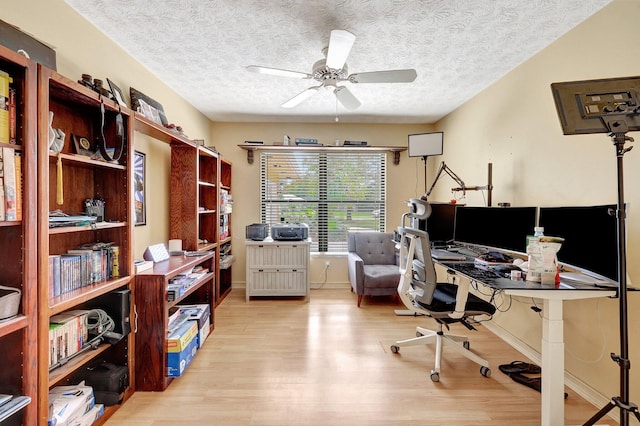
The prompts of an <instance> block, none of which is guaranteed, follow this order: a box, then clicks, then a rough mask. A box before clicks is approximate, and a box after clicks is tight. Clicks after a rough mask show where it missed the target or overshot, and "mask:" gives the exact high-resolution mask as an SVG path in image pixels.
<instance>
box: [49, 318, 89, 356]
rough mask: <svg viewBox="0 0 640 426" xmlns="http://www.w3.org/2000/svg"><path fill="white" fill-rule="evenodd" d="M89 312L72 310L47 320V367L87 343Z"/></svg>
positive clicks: (77, 350) (70, 354)
mask: <svg viewBox="0 0 640 426" xmlns="http://www.w3.org/2000/svg"><path fill="white" fill-rule="evenodd" d="M88 316H89V311H85V310H73V311H67V312H63V313H61V314H58V315H54V316H52V317H51V318H50V319H49V367H51V366H53V365H55V364H57V363H58V362H60V361H62V360H66V359H67V358H69V357H71V356H73V355H74V354H76V353H77V352H79V351H80V350H81V349H82V348H83V347H84V346H85V345H86V344H87V343H88V342H89V331H88V327H87V324H88V322H87V321H88Z"/></svg>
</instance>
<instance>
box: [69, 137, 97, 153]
mask: <svg viewBox="0 0 640 426" xmlns="http://www.w3.org/2000/svg"><path fill="white" fill-rule="evenodd" d="M71 138H72V139H73V148H74V149H75V152H76V154H78V155H85V156H87V157H91V156H92V155H93V152H94V150H93V146H92V145H91V141H90V140H89V138H88V137H86V136H79V135H76V134H72V135H71Z"/></svg>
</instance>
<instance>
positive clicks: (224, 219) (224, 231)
mask: <svg viewBox="0 0 640 426" xmlns="http://www.w3.org/2000/svg"><path fill="white" fill-rule="evenodd" d="M218 163H219V166H220V169H219V172H218V176H219V177H220V178H219V184H218V187H219V188H220V194H221V193H222V191H226V192H227V193H228V194H229V195H231V166H232V165H231V162H230V161H227V160H225V159H224V158H220V161H219V162H218ZM219 200H220V206H219V211H220V214H219V215H218V217H219V223H220V228H219V233H218V247H219V249H218V251H219V253H220V255H219V256H218V281H217V282H218V284H217V285H216V295H217V300H218V303H220V302H221V301H222V300H223V299H224V298H225V297H226V296H227V294H229V292H230V291H231V269H232V266H231V263H226V262H225V261H224V257H226V256H230V255H231V254H232V251H231V248H232V247H231V229H232V227H231V216H232V213H231V207H232V206H229V207H228V208H226V206H225V205H224V204H225V200H224V199H223V197H222V195H219ZM223 224H224V228H223Z"/></svg>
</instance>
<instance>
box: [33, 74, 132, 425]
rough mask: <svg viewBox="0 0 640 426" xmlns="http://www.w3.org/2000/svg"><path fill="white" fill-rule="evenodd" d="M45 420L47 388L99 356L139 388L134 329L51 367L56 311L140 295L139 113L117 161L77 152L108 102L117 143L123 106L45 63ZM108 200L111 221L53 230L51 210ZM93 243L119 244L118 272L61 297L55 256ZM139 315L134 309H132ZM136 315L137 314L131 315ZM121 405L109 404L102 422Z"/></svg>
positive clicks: (41, 383)
mask: <svg viewBox="0 0 640 426" xmlns="http://www.w3.org/2000/svg"><path fill="white" fill-rule="evenodd" d="M38 78H39V79H38V113H37V116H38V141H39V142H38V191H37V195H38V233H37V234H38V271H39V274H38V276H39V278H38V294H39V297H38V303H39V309H38V311H39V315H38V342H39V348H38V369H37V371H38V394H39V398H38V421H37V422H34V423H32V424H36V423H37V424H47V417H48V389H50V388H52V387H54V386H59V385H66V384H67V383H68V381H69V380H70V379H71V378H72V376H73V375H74V374H75V373H77V372H78V370H79V369H80V368H82V367H83V366H85V365H87V364H88V363H89V362H90V361H92V360H97V359H98V358H100V359H105V360H108V361H110V362H113V363H115V364H119V365H127V366H128V369H129V387H128V389H127V390H126V392H125V400H126V399H127V398H129V397H130V396H131V394H132V393H133V391H134V386H133V385H134V383H135V375H134V371H135V369H134V363H135V358H134V350H133V347H134V334H133V333H130V334H129V335H128V336H126V337H125V338H123V339H122V340H121V341H119V342H118V343H117V344H115V345H111V344H108V343H102V344H101V345H100V346H99V347H98V348H97V349H95V350H89V351H87V352H84V353H83V354H81V355H79V356H77V357H75V358H73V359H71V360H70V361H69V362H68V363H67V364H65V365H63V366H61V367H59V368H56V369H54V370H52V371H51V372H49V365H48V363H49V359H48V349H49V348H48V342H49V338H48V330H49V319H50V317H51V316H52V315H55V314H58V313H61V312H64V311H67V310H71V309H82V308H85V307H87V306H89V305H90V304H91V303H92V301H93V300H94V299H95V298H96V297H98V296H101V295H104V294H106V293H109V292H112V291H114V290H123V289H129V290H131V292H132V300H131V302H132V303H131V306H132V307H133V302H134V300H135V294H134V291H133V290H134V289H133V259H132V253H133V242H132V235H133V192H132V188H133V184H132V182H133V167H132V166H131V165H132V158H133V144H132V136H133V126H132V118H131V114H132V112H131V111H130V110H128V109H126V108H123V109H122V116H123V119H124V129H125V132H124V133H125V138H126V148H125V149H124V150H123V154H122V157H121V159H120V160H119V162H118V163H108V162H104V161H97V160H92V159H90V158H89V157H87V156H81V155H76V154H74V153H73V152H74V149H73V147H72V146H73V143H72V139H71V135H72V134H76V135H82V136H86V137H87V138H88V139H89V140H91V141H94V140H96V137H97V132H98V130H97V123H99V120H100V108H101V101H102V103H103V105H104V108H105V110H106V113H105V128H104V134H105V139H106V140H107V146H111V147H113V146H115V140H116V130H115V117H116V114H117V112H118V106H117V105H116V104H115V103H114V102H113V101H111V100H108V99H105V98H102V99H101V97H100V96H99V95H98V94H97V93H96V92H94V91H92V90H91V89H89V88H87V87H84V86H82V85H80V84H78V83H76V82H75V81H72V80H70V79H68V78H66V77H64V76H62V75H60V74H58V73H57V72H55V71H52V70H50V69H48V68H46V67H44V66H41V65H39V66H38ZM49 111H53V113H54V116H53V126H52V127H53V128H56V129H61V130H62V131H63V132H64V133H65V134H66V138H65V145H64V148H63V150H62V152H61V153H60V154H55V153H53V152H52V151H50V150H49V146H48V139H49V136H48V134H49ZM58 161H61V162H62V174H63V180H62V187H61V188H59V187H58V184H57V169H58V167H57V163H58ZM60 189H62V190H63V198H64V200H63V203H62V204H58V203H57V197H56V195H57V191H59V190H60ZM87 198H102V199H104V200H105V220H106V221H105V222H102V223H98V224H96V226H74V227H63V228H52V229H50V228H49V211H50V210H56V209H61V210H64V211H72V212H82V211H83V210H84V200H85V199H87ZM92 242H112V243H113V244H114V245H116V246H118V247H119V276H118V277H117V278H113V279H110V280H107V281H102V282H99V283H94V284H91V285H89V286H86V287H82V288H79V289H76V290H73V291H71V292H67V293H64V294H62V295H60V296H57V297H53V296H52V295H51V294H49V272H48V271H49V269H48V257H49V255H53V254H62V253H66V251H67V250H69V249H73V248H75V247H77V246H79V245H82V244H85V243H92ZM131 314H132V312H131ZM131 318H133V315H131ZM118 408H119V405H114V406H110V407H105V414H104V415H103V416H102V417H101V418H100V420H99V421H98V424H102V423H104V422H105V421H106V419H108V418H109V417H110V416H111V415H112V414H113V413H114V412H115V410H117V409H118Z"/></svg>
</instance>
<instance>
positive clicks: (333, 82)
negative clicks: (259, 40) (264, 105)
mask: <svg viewBox="0 0 640 426" xmlns="http://www.w3.org/2000/svg"><path fill="white" fill-rule="evenodd" d="M355 39H356V36H355V35H353V34H352V33H350V32H349V31H346V30H333V31H331V37H330V39H329V47H326V48H324V49H323V53H324V54H325V56H326V58H325V59H321V60H319V61H317V62H316V63H315V64H313V68H312V71H311V74H308V73H304V72H299V71H289V70H283V69H279V68H269V67H261V66H257V65H250V66H248V67H247V70H248V71H251V72H256V73H260V74H270V75H277V76H282V77H294V78H300V79H314V80H316V81H318V82H319V83H320V84H319V85H317V86H312V87H309V88H308V89H306V90H305V91H303V92H301V93H299V94H297V95H296V96H294V97H293V98H291V99H289V100H288V101H286V102H285V103H283V104H282V106H283V107H284V108H293V107H295V106H296V105H298V104H300V103H301V102H303V101H305V100H306V99H309V98H310V97H311V96H313V95H314V94H316V93H317V92H318V91H319V90H320V89H321V88H323V87H326V88H328V89H332V88H333V93H334V95H335V96H336V98H337V99H338V101H340V103H341V104H342V105H343V106H344V107H345V108H347V109H349V110H354V109H356V108H358V107H359V106H360V105H361V104H360V101H359V100H358V99H357V98H356V97H355V96H354V95H353V93H351V91H350V90H349V89H348V88H347V87H345V86H338V83H340V82H343V81H348V82H350V83H411V82H412V81H414V80H415V79H416V76H417V73H416V70H414V69H402V70H388V71H373V72H361V73H356V74H349V73H348V68H347V64H346V61H347V56H349V52H350V51H351V47H352V46H353V42H354V41H355Z"/></svg>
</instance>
